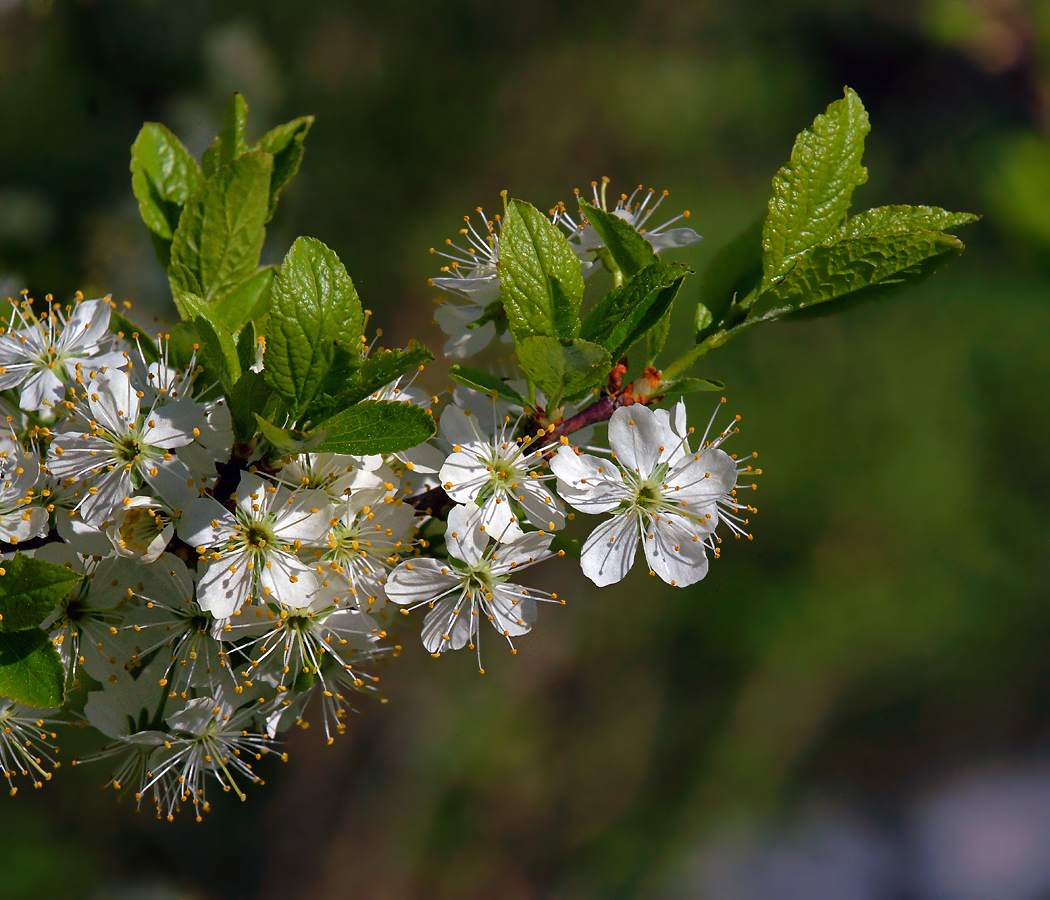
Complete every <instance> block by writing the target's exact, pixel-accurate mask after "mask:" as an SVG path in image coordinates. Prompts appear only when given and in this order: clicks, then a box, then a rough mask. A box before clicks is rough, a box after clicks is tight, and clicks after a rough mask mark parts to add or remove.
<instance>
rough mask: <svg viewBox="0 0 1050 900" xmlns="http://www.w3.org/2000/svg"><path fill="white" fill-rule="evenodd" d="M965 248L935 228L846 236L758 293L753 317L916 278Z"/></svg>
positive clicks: (803, 306) (810, 304)
mask: <svg viewBox="0 0 1050 900" xmlns="http://www.w3.org/2000/svg"><path fill="white" fill-rule="evenodd" d="M963 249H964V247H963V243H962V241H960V240H959V239H958V238H956V237H953V236H952V235H950V234H940V233H939V232H934V231H927V232H922V233H919V234H902V235H887V236H881V237H859V238H846V239H845V240H842V241H839V242H837V243H835V244H831V245H830V246H826V247H817V248H816V249H814V250H813V251H812V252H811V253H809V254H807V255H806V256H805V257H803V259H802V260H801V261H800V262H799V264H798V265H797V266H796V267H795V268H794V269H793V270H792V271H791V273H790V274H789V275H788V276H787V278H785V279H784V280H783V281H782V282H780V284H778V285H776V286H775V287H774V288H773V289H772V290H769V291H767V292H766V293H764V294H762V295H760V296H759V297H758V298H757V300H756V301H755V304H754V306H752V307H751V309H750V310H749V311H748V320H749V321H752V320H754V319H757V318H765V319H769V318H776V317H778V316H780V315H783V314H784V313H787V312H793V311H797V310H802V309H806V308H807V307H810V306H814V305H816V304H818V303H826V302H827V301H829V300H837V299H839V298H840V297H845V296H846V295H848V294H854V293H856V292H858V291H862V290H865V289H870V288H875V287H883V286H888V285H895V284H903V283H905V282H910V281H917V280H919V279H920V278H923V277H925V276H926V275H929V274H930V272H932V271H933V270H934V269H935V268H936V267H938V266H939V265H942V264H943V263H945V262H947V261H948V260H950V259H953V258H954V257H956V256H958V255H959V254H960V253H962V251H963Z"/></svg>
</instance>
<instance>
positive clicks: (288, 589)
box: [259, 550, 319, 609]
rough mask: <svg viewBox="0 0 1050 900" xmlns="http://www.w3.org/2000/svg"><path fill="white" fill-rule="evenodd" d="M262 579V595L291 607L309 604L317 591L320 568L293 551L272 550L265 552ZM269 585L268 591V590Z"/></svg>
mask: <svg viewBox="0 0 1050 900" xmlns="http://www.w3.org/2000/svg"><path fill="white" fill-rule="evenodd" d="M259 580H260V582H261V583H262V587H263V597H264V599H266V600H268V601H273V600H278V601H280V602H281V603H283V604H284V605H285V606H290V607H291V608H292V609H301V608H302V607H304V606H309V605H310V601H311V600H313V598H314V595H315V594H316V593H317V588H318V586H319V585H318V580H317V569H315V568H314V567H312V566H309V565H307V564H306V563H304V562H303V561H302V560H301V559H299V558H298V557H297V556H295V555H294V554H292V553H283V552H281V551H279V550H278V551H273V552H271V553H268V554H267V555H266V564H265V565H264V566H263V567H262V570H261V572H260V576H259ZM267 588H269V591H270V592H269V593H267V592H266V591H267Z"/></svg>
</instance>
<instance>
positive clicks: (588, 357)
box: [518, 335, 612, 408]
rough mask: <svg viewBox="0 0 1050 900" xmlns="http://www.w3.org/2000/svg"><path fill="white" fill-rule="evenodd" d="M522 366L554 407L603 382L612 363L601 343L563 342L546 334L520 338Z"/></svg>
mask: <svg viewBox="0 0 1050 900" xmlns="http://www.w3.org/2000/svg"><path fill="white" fill-rule="evenodd" d="M518 362H519V364H520V365H521V370H522V371H523V372H524V373H525V374H526V375H527V376H528V377H529V378H530V379H531V380H532V381H533V383H534V384H535V385H536V386H537V387H538V388H539V389H540V390H542V391H543V392H544V393H545V394H546V395H547V405H548V406H549V407H551V408H555V407H557V406H559V405H560V403H561V401H562V400H563V399H565V398H567V397H574V396H576V395H577V394H583V393H585V392H587V391H588V390H590V389H591V388H593V387H595V386H596V385H598V384H600V383H601V381H602V380H603V379H604V378H605V376H606V375H607V374H608V372H609V369H610V368H611V367H612V358H611V357H610V355H609V351H608V350H606V349H605V348H604V347H602V346H599V345H598V344H593V343H591V342H590V341H585V340H583V339H581V338H577V339H576V340H574V341H571V342H568V343H562V342H561V341H559V340H558V339H557V338H552V337H547V336H546V335H536V336H534V337H527V338H523V339H522V340H521V341H519V342H518Z"/></svg>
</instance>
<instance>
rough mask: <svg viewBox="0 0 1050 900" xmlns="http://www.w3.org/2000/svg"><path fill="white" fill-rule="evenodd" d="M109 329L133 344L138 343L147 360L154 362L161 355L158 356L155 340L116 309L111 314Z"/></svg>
mask: <svg viewBox="0 0 1050 900" xmlns="http://www.w3.org/2000/svg"><path fill="white" fill-rule="evenodd" d="M109 330H110V331H111V332H113V334H115V335H117V336H118V337H122V338H124V339H125V340H126V341H128V342H129V343H132V344H137V345H138V346H139V347H141V348H142V356H143V357H144V358H145V360H146V362H148V363H154V362H156V361H157V360H158V359H159V357H158V356H157V345H156V344H155V343H154V342H153V338H151V337H150V336H149V335H148V334H146V333H145V332H144V331H143V330H142V329H141V328H139V326H138V325H136V324H135V323H134V322H129V321H128V320H127V319H125V318H124V317H123V316H122V315H121V314H120V313H118V312H117V311H116V310H113V311H112V312H111V313H110V314H109Z"/></svg>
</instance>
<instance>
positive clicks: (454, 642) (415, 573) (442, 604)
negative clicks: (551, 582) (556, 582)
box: [386, 506, 564, 671]
mask: <svg viewBox="0 0 1050 900" xmlns="http://www.w3.org/2000/svg"><path fill="white" fill-rule="evenodd" d="M553 539H554V536H553V535H551V534H543V533H541V532H538V531H534V532H531V533H529V534H525V535H520V536H519V537H517V538H515V539H514V540H511V541H507V542H506V543H502V544H494V543H493V544H490V543H489V539H488V537H487V536H486V534H485V532H483V531H482V530H481V528H480V527H479V525H478V515H477V513H476V512H471V511H468V509H467V508H466V507H462V506H457V507H454V508H453V509H452V511H451V512H450V513H449V516H448V530H447V531H446V533H445V542H446V547H447V549H448V553H449V558H448V559H447V560H444V561H442V560H439V559H432V558H422V559H413V560H411V561H408V562H403V563H402V564H401V565H400V566H398V567H397V568H396V569H395V570H394V571H393V572H392V573H391V574H390V578H389V579H388V580H387V584H386V591H387V596H388V597H389V598H390V599H391V600H392V601H393V602H394V603H398V604H400V605H402V606H403V607H405V609H403V610H402V612H404V613H406V614H407V613H408V612H409V611H410V610H412V609H416V608H417V607H420V606H427V607H429V609H430V612H429V613H427V617H426V620H425V621H424V623H423V635H422V637H423V646H424V647H426V649H427V650H428V651H430V653H431V654H433V655H434V656H438V655H440V654H441V653H443V652H444V651H446V650H459V649H462V648H463V647H467V646H469V647H470V648H471V649H474V648H475V646H476V647H477V650H478V666H479V668H480V666H481V646H480V642H479V643H477V644H475V640H476V639H477V638H478V634H479V622H480V620H481V618H482V617H484V618H486V619H487V620H488V621H489V622H491V623H492V626H493V628H495V629H496V631H497V632H498V633H499V634H501V635H503V636H504V637H505V638H507V641H508V642H509V643H510V644H511V650H512V652H516V651H514V649H513V648H514V645H513V642H511V638H512V637H516V636H518V635H522V634H526V633H527V632H528V631H529V630H530V629H531V628H532V623H533V622H534V621H535V619H536V601H537V600H553V601H557V600H558V595H557V594H547V593H545V592H543V591H539V590H535V589H533V588H525V587H522V586H521V585H518V584H515V583H513V582H511V581H510V580H509V578H510V575H511V573H512V572H515V571H517V570H519V569H524V568H527V567H528V566H531V565H534V564H535V563H538V562H541V561H542V560H545V559H548V558H550V557H551V556H553V555H554V554H552V553H551V551H550V543H551V541H552V540H553ZM561 602H564V601H561ZM482 671H484V670H483V669H482Z"/></svg>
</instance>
